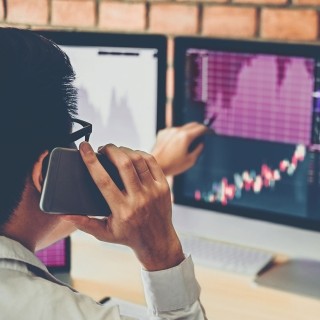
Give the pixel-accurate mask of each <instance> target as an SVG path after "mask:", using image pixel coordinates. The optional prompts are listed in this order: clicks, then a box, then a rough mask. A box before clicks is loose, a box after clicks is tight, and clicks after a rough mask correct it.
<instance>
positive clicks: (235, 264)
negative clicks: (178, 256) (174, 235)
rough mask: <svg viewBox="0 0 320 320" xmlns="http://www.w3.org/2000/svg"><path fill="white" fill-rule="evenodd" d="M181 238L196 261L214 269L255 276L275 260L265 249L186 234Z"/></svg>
mask: <svg viewBox="0 0 320 320" xmlns="http://www.w3.org/2000/svg"><path fill="white" fill-rule="evenodd" d="M179 238H180V240H181V244H182V247H183V251H184V253H185V254H191V256H192V259H193V261H194V262H195V263H197V264H199V265H203V266H206V267H210V268H214V269H219V270H223V271H228V272H232V273H237V274H242V275H246V276H252V277H254V276H256V275H258V274H259V272H260V271H261V270H262V269H264V268H265V267H266V266H268V265H269V264H270V263H271V262H272V261H273V254H272V253H270V252H267V251H263V250H258V249H253V248H249V247H244V246H240V245H236V244H231V243H226V242H222V241H215V240H211V239H210V240H209V239H205V238H201V237H195V236H189V235H185V234H179Z"/></svg>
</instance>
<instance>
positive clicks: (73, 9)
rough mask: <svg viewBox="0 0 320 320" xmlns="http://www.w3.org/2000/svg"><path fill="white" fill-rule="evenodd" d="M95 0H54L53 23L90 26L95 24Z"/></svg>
mask: <svg viewBox="0 0 320 320" xmlns="http://www.w3.org/2000/svg"><path fill="white" fill-rule="evenodd" d="M95 21H96V17H95V1H94V0H53V1H52V20H51V23H52V24H53V25H59V26H76V27H90V26H93V25H94V24H95Z"/></svg>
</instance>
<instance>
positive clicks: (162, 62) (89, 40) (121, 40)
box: [35, 30, 167, 134]
mask: <svg viewBox="0 0 320 320" xmlns="http://www.w3.org/2000/svg"><path fill="white" fill-rule="evenodd" d="M35 32H36V33H39V34H41V35H42V36H44V37H46V38H48V39H51V40H53V41H54V42H55V43H57V44H58V45H65V46H87V47H96V46H98V47H99V46H101V47H103V46H106V47H119V48H142V49H143V48H151V49H153V48H154V49H157V50H158V75H157V76H158V79H157V121H156V132H155V134H156V133H157V132H158V131H159V130H161V129H163V128H165V126H166V70H167V38H166V37H165V36H164V35H160V34H133V33H130V34H125V33H108V32H87V31H86V32H83V31H68V30H35Z"/></svg>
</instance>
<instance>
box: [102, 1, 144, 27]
mask: <svg viewBox="0 0 320 320" xmlns="http://www.w3.org/2000/svg"><path fill="white" fill-rule="evenodd" d="M99 13H100V14H99V26H100V27H102V28H107V29H111V30H144V29H145V28H146V6H145V4H144V3H123V2H116V1H103V2H101V3H100V11H99Z"/></svg>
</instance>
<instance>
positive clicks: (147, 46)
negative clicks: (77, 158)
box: [41, 31, 167, 152]
mask: <svg viewBox="0 0 320 320" xmlns="http://www.w3.org/2000/svg"><path fill="white" fill-rule="evenodd" d="M41 34H42V35H44V36H45V37H46V38H49V39H52V40H53V41H55V42H56V43H57V44H58V45H59V46H60V47H61V49H62V50H63V51H65V52H66V53H67V55H68V56H69V58H70V61H71V64H72V66H73V68H74V70H75V73H76V80H75V85H76V87H77V89H78V114H79V115H78V116H79V118H80V119H84V120H86V121H88V122H91V123H92V124H93V131H92V135H91V137H90V142H91V144H92V146H93V147H94V148H95V149H97V148H98V147H99V146H102V145H105V144H107V143H113V144H115V145H117V146H127V147H129V148H132V149H140V150H144V151H148V152H150V151H151V149H152V146H153V144H154V142H155V137H156V132H157V131H158V130H159V129H162V128H164V127H165V104H166V93H165V89H166V85H165V82H166V42H167V40H166V38H165V37H164V36H161V35H152V34H150V35H142V34H110V33H93V32H65V31H41Z"/></svg>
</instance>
